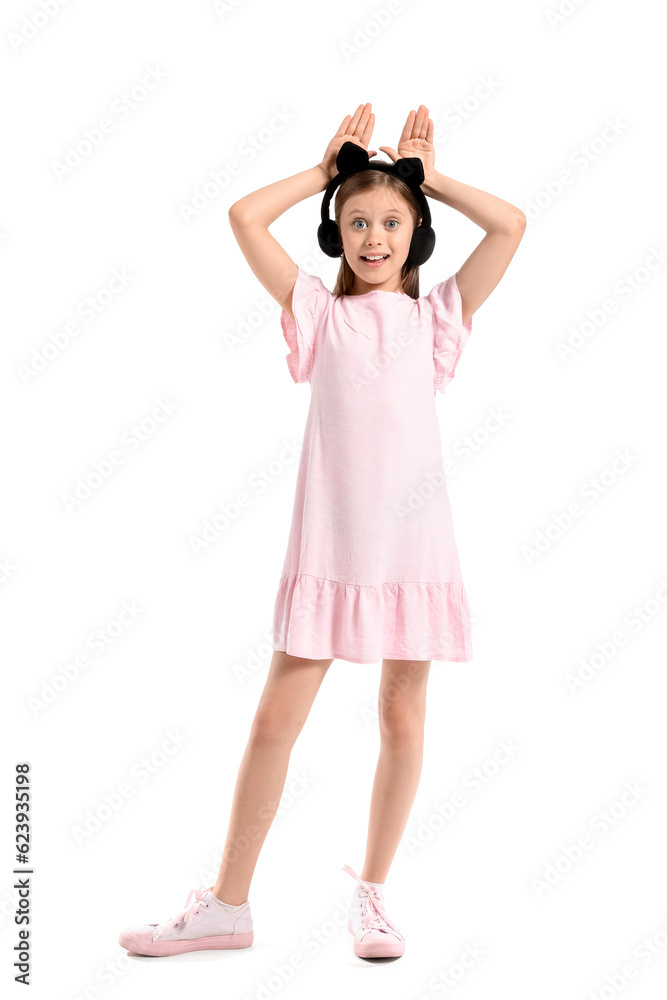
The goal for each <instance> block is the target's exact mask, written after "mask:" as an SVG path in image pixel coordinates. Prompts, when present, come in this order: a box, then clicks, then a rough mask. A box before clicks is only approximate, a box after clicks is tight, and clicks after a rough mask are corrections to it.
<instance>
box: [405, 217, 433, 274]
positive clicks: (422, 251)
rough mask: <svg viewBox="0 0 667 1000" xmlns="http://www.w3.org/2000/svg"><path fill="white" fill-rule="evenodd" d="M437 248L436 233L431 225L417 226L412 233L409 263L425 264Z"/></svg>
mask: <svg viewBox="0 0 667 1000" xmlns="http://www.w3.org/2000/svg"><path fill="white" fill-rule="evenodd" d="M434 248H435V233H434V232H433V230H432V228H431V227H430V226H426V227H425V226H417V228H416V229H415V231H414V233H413V234H412V240H411V241H410V249H409V251H408V259H407V263H408V264H410V265H420V264H425V263H426V261H427V260H428V259H429V257H430V256H431V254H432V253H433V250H434Z"/></svg>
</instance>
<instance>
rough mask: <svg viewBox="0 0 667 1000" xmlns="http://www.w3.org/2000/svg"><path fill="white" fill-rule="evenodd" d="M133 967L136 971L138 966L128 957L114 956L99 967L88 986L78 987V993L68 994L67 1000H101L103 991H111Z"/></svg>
mask: <svg viewBox="0 0 667 1000" xmlns="http://www.w3.org/2000/svg"><path fill="white" fill-rule="evenodd" d="M133 967H134V968H135V969H136V965H134V963H133V961H132V959H130V958H128V956H127V955H118V956H116V955H114V957H113V958H110V959H109V960H108V961H107V962H104V963H103V964H102V965H98V966H97V968H96V969H95V972H94V974H93V979H92V980H91V981H89V982H88V985H87V986H83V987H78V988H77V990H76V992H73V993H68V994H67V996H66V997H65V1000H101V998H102V996H103V993H102V990H109V989H111V988H112V987H113V986H115V985H116V984H117V983H118V982H119V981H120V980H121V978H122V977H123V976H125V975H127V973H128V971H129V970H130V969H132V968H133ZM70 968H71V967H70Z"/></svg>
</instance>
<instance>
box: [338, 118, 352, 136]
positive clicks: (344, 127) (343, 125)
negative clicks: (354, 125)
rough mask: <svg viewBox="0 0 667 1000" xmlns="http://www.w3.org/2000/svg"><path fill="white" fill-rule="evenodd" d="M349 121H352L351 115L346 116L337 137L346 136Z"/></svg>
mask: <svg viewBox="0 0 667 1000" xmlns="http://www.w3.org/2000/svg"><path fill="white" fill-rule="evenodd" d="M349 121H350V115H345V117H344V118H343V120H342V122H341V123H340V128H339V129H338V131H337V132H336V136H339V135H345V130H346V129H347V126H348V123H349Z"/></svg>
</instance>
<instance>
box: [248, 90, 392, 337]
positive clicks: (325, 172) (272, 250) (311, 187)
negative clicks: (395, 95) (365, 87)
mask: <svg viewBox="0 0 667 1000" xmlns="http://www.w3.org/2000/svg"><path fill="white" fill-rule="evenodd" d="M370 109H371V105H370V104H366V105H363V104H360V105H359V107H358V108H357V110H356V112H355V114H354V115H346V116H345V118H344V119H343V121H342V122H341V124H340V127H339V129H338V131H337V132H336V134H335V136H334V137H333V139H332V140H331V142H330V143H329V145H328V146H327V149H326V151H325V154H324V156H323V158H322V162H321V163H318V164H317V165H316V166H314V167H309V168H308V169H307V170H302V171H301V172H300V173H298V174H293V175H292V176H291V177H285V178H284V179H283V180H281V181H274V182H273V184H267V185H266V186H265V187H262V188H259V189H258V190H257V191H253V192H252V193H251V194H247V195H245V197H244V198H240V199H239V200H238V201H235V202H234V204H233V205H232V206H231V207H230V209H229V224H230V225H231V227H232V231H233V233H234V236H235V237H236V241H237V243H238V245H239V246H240V248H241V251H242V253H243V256H244V257H245V259H246V260H247V261H248V264H249V265H250V269H251V271H252V272H253V274H254V275H255V277H256V278H257V279H258V280H259V281H260V282H261V283H262V285H264V288H266V290H267V292H268V293H269V295H271V296H272V297H273V298H274V299H275V300H276V302H278V304H279V305H280V306H281V307H282V308H283V309H284V310H285V312H287V313H288V314H289V315H290V316H292V291H293V289H294V283H295V282H296V278H297V274H298V267H297V265H296V264H295V263H294V261H293V260H292V258H291V257H290V256H289V254H288V253H286V251H285V250H284V249H283V248H282V247H281V245H280V243H278V241H277V240H276V239H275V237H274V236H272V235H271V233H270V232H269V226H270V225H271V223H272V222H275V220H276V219H277V218H278V217H279V216H281V215H282V214H283V212H286V211H287V209H288V208H291V207H292V205H296V204H297V203H298V202H300V201H303V200H304V199H305V198H309V197H310V196H311V195H314V194H318V193H320V192H322V191H324V190H325V189H326V187H327V185H328V183H329V181H330V180H331V178H332V177H334V175H335V174H336V170H337V168H336V157H337V156H338V151H339V150H340V147H341V146H342V144H343V143H344V142H356V143H358V144H359V145H360V146H363V147H364V149H367V148H368V143H369V141H370V137H371V134H372V132H373V124H374V121H375V116H374V115H373V114H372V112H371V110H370ZM374 155H375V152H372V153H369V156H374ZM292 318H294V317H293V316H292Z"/></svg>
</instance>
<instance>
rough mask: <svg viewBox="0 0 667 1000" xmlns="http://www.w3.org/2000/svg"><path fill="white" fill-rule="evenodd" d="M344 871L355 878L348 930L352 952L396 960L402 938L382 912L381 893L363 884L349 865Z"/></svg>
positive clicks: (403, 942) (367, 883)
mask: <svg viewBox="0 0 667 1000" xmlns="http://www.w3.org/2000/svg"><path fill="white" fill-rule="evenodd" d="M343 871H344V872H348V873H349V874H350V875H352V876H353V877H354V878H356V880H357V882H358V883H359V885H358V886H357V888H356V889H355V890H354V894H353V896H352V903H351V905H350V916H349V919H348V922H347V929H348V930H349V931H350V933H351V934H352V935H353V936H354V953H355V955H358V957H359V958H397V957H398V956H400V955H402V954H403V952H404V951H405V938H404V937H403V935H402V934H401V932H400V931H399V929H398V927H397V926H396V925H395V924H394V923H392V921H391V920H390V919H389V917H388V916H387V914H386V913H385V910H384V893H383V892H382V889H379V888H378V887H377V886H376V885H371V883H370V882H365V881H364V880H363V879H361V878H359V876H358V875H357V873H356V872H353V871H352V869H351V868H350V866H349V865H343Z"/></svg>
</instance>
